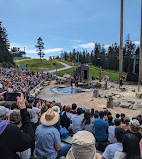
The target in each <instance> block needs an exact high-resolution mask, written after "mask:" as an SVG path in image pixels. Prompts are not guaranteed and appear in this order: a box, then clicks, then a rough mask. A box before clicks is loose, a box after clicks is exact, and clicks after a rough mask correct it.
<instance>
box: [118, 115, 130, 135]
mask: <svg viewBox="0 0 142 159" xmlns="http://www.w3.org/2000/svg"><path fill="white" fill-rule="evenodd" d="M120 127H121V128H122V129H124V130H125V131H126V133H130V119H129V118H127V117H124V118H121V124H120Z"/></svg>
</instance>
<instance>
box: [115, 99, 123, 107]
mask: <svg viewBox="0 0 142 159" xmlns="http://www.w3.org/2000/svg"><path fill="white" fill-rule="evenodd" d="M120 104H121V102H119V101H118V100H113V106H114V107H119V106H120Z"/></svg>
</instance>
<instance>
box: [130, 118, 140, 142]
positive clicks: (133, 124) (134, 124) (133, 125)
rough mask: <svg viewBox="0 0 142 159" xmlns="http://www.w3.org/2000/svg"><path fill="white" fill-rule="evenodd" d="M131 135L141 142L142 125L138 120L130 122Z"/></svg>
mask: <svg viewBox="0 0 142 159" xmlns="http://www.w3.org/2000/svg"><path fill="white" fill-rule="evenodd" d="M130 123H131V125H130V133H132V134H134V135H136V136H137V137H138V139H139V141H140V140H141V138H142V135H141V134H140V133H139V128H140V123H139V121H138V120H137V119H132V120H130Z"/></svg>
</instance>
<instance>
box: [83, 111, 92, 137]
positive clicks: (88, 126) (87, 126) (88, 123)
mask: <svg viewBox="0 0 142 159" xmlns="http://www.w3.org/2000/svg"><path fill="white" fill-rule="evenodd" d="M82 124H83V130H86V131H89V132H91V133H92V134H94V124H93V120H91V113H89V112H85V114H84V119H83V121H82Z"/></svg>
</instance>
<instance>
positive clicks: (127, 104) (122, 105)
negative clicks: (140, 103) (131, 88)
mask: <svg viewBox="0 0 142 159" xmlns="http://www.w3.org/2000/svg"><path fill="white" fill-rule="evenodd" d="M131 106H132V104H131V103H121V104H120V107H121V108H128V109H129V107H131Z"/></svg>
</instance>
